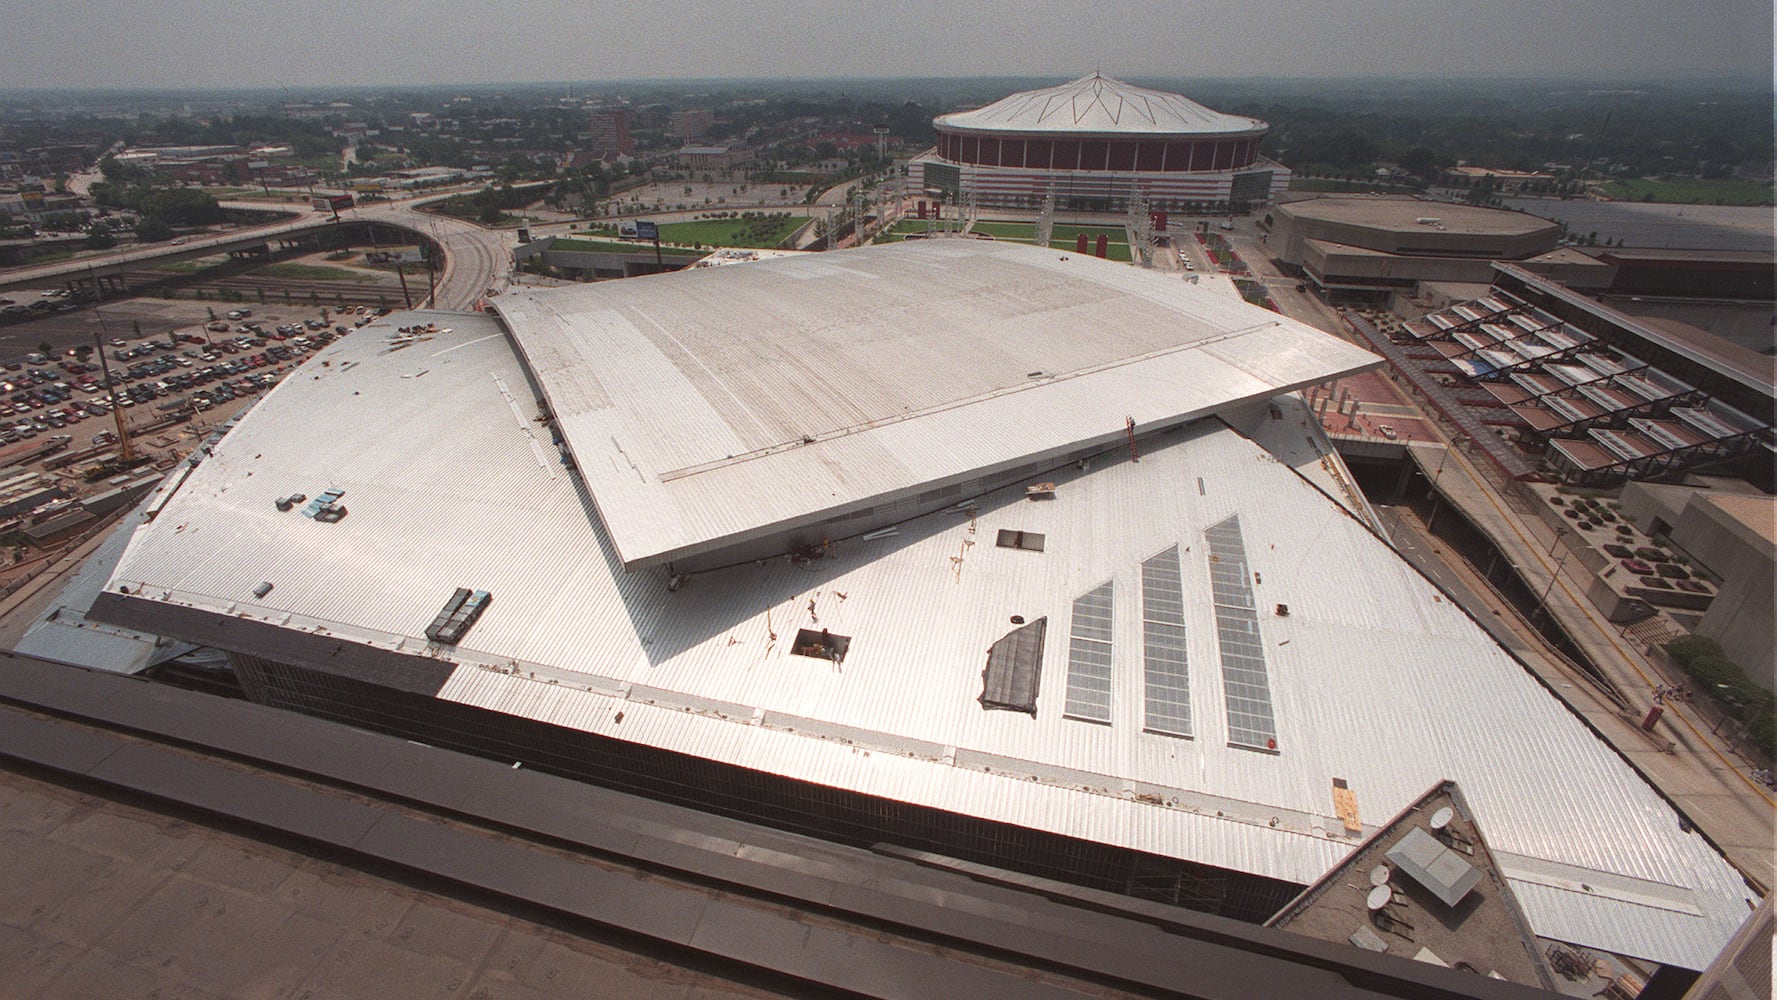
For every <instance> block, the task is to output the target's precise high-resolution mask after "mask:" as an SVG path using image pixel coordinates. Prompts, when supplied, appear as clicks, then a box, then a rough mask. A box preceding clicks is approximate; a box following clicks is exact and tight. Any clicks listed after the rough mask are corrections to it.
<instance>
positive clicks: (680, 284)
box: [497, 241, 1376, 566]
mask: <svg viewBox="0 0 1777 1000" xmlns="http://www.w3.org/2000/svg"><path fill="white" fill-rule="evenodd" d="M953 242H956V244H957V245H954V246H952V245H944V246H939V245H937V244H936V243H935V242H907V243H902V244H895V245H892V246H884V247H869V248H863V249H861V250H857V251H846V252H842V253H837V254H822V255H819V256H806V257H786V258H781V259H776V260H770V261H762V262H760V263H758V264H757V265H752V266H748V267H745V268H707V269H703V270H700V271H696V272H688V273H686V274H682V275H675V276H674V277H673V279H672V280H670V281H643V282H607V283H600V284H596V285H589V286H582V287H577V288H567V289H549V290H546V291H541V292H535V293H515V294H510V295H506V296H502V297H501V299H500V300H499V301H498V303H497V305H498V308H499V310H500V312H501V314H502V315H503V316H504V317H506V319H507V321H508V323H509V325H510V326H511V328H512V330H513V333H514V335H515V337H516V338H517V340H518V343H519V346H520V348H521V350H523V352H524V354H525V357H526V360H527V362H528V363H529V365H530V366H531V369H532V370H533V371H534V372H535V373H536V375H537V378H538V380H539V382H540V383H541V384H542V386H543V389H544V391H545V392H546V393H547V394H548V396H549V401H550V406H551V409H552V411H553V412H554V414H555V415H556V416H557V417H558V418H559V419H560V421H561V426H562V429H563V432H564V433H565V434H566V436H567V440H568V444H569V446H570V447H571V448H572V449H573V452H574V455H575V458H576V460H577V461H578V462H579V464H580V468H581V471H582V473H583V474H584V475H585V476H586V478H587V482H588V484H589V486H590V487H591V490H592V493H593V495H594V496H595V497H597V499H598V509H599V513H600V515H601V516H602V517H603V519H604V521H605V525H606V527H607V529H608V530H609V531H610V533H611V536H612V538H613V541H614V542H615V546H616V548H617V550H618V551H619V552H620V553H621V554H622V557H623V561H624V562H625V563H626V564H628V565H631V566H634V565H637V564H640V563H653V562H659V561H664V560H666V559H670V558H684V557H686V556H690V555H695V554H698V553H702V552H708V551H710V550H712V549H720V548H723V547H725V546H726V545H729V544H733V543H736V542H740V541H744V540H746V539H749V538H753V537H757V536H758V535H760V534H763V533H781V532H782V531H783V530H784V528H785V527H786V526H789V525H797V524H812V523H813V522H816V521H819V520H821V519H822V518H824V517H827V516H829V515H830V514H831V513H835V512H842V511H845V510H847V509H855V508H857V507H859V506H865V505H871V504H879V503H882V502H884V501H886V500H890V499H894V498H903V499H904V498H908V497H911V496H912V495H913V494H916V493H919V492H922V491H924V490H927V489H930V488H931V487H933V486H935V485H944V484H948V483H952V482H955V481H958V480H961V479H966V478H969V477H971V476H975V475H979V474H980V473H981V472H982V470H986V469H990V468H996V467H1004V466H1006V465H1008V464H1011V463H1016V462H1020V461H1025V460H1029V459H1031V458H1032V457H1033V456H1042V455H1045V454H1048V455H1054V456H1056V457H1059V456H1061V455H1064V454H1066V453H1067V452H1069V451H1070V450H1071V449H1074V448H1076V447H1079V446H1080V445H1082V444H1085V443H1088V442H1095V441H1096V442H1100V443H1104V444H1109V443H1112V442H1114V441H1115V440H1116V439H1117V438H1118V437H1119V436H1121V435H1122V434H1123V433H1124V428H1125V423H1126V421H1129V420H1133V421H1134V422H1135V425H1136V426H1137V428H1138V429H1145V428H1150V427H1153V426H1157V425H1161V424H1164V423H1167V422H1176V421H1178V420H1181V419H1184V418H1186V417H1189V416H1193V415H1200V414H1203V413H1207V412H1209V411H1210V410H1212V409H1214V408H1216V407H1218V406H1224V405H1227V404H1229V403H1231V402H1234V401H1236V400H1241V399H1251V398H1265V397H1269V396H1272V395H1275V394H1277V393H1279V392H1282V391H1285V390H1287V389H1290V388H1294V387H1296V386H1301V385H1307V384H1311V383H1314V382H1319V381H1324V380H1326V379H1329V378H1334V377H1337V376H1339V375H1342V374H1349V373H1351V372H1353V371H1357V370H1361V369H1363V368H1367V367H1370V366H1373V365H1374V364H1375V363H1376V359H1375V358H1374V356H1372V355H1370V354H1368V353H1367V352H1364V351H1361V350H1359V349H1357V348H1355V347H1352V346H1351V345H1348V344H1345V343H1343V342H1342V341H1339V340H1337V339H1335V338H1332V337H1329V336H1327V335H1325V334H1323V333H1321V332H1319V331H1317V330H1314V329H1312V328H1310V327H1307V326H1305V325H1303V324H1300V323H1297V322H1295V321H1293V320H1288V319H1285V318H1283V317H1281V316H1278V315H1277V314H1276V313H1271V312H1267V311H1265V310H1262V309H1258V308H1256V307H1253V306H1249V305H1247V304H1246V303H1244V302H1241V301H1238V300H1234V299H1230V298H1228V297H1226V296H1220V295H1216V294H1213V293H1211V292H1208V291H1205V290H1204V289H1201V288H1197V287H1195V286H1192V285H1189V284H1186V283H1183V282H1177V281H1169V280H1167V279H1166V278H1164V277H1162V276H1159V275H1156V274H1151V273H1147V272H1144V271H1141V270H1140V269H1137V268H1130V267H1123V266H1120V265H1113V264H1107V263H1104V262H1101V261H1095V260H1085V259H1082V258H1080V257H1079V256H1078V255H1077V254H1076V255H1069V254H1066V253H1061V252H1057V251H1050V250H1045V249H1039V248H1034V247H1028V246H1020V245H1016V244H1011V243H993V242H985V241H983V242H975V241H968V242H961V241H953ZM815 279H818V280H815ZM1088 331H1089V332H1090V336H1086V335H1083V334H1085V333H1087V332H1088Z"/></svg>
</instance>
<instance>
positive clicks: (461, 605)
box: [426, 587, 494, 646]
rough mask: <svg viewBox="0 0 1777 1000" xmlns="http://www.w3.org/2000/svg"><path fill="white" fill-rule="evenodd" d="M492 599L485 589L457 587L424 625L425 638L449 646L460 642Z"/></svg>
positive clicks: (492, 596)
mask: <svg viewBox="0 0 1777 1000" xmlns="http://www.w3.org/2000/svg"><path fill="white" fill-rule="evenodd" d="M493 599H494V595H492V594H490V593H488V592H487V591H485V590H470V589H469V588H468V587H458V588H457V589H456V592H455V593H453V594H451V595H450V600H448V601H445V602H444V608H443V610H441V611H439V612H438V617H436V618H434V619H432V624H430V625H428V626H426V638H428V639H430V640H432V641H433V642H441V643H444V644H445V645H449V646H454V645H456V644H457V643H459V642H462V641H463V636H465V635H467V634H468V632H469V629H470V627H471V626H473V625H474V624H475V622H476V620H477V619H479V618H480V617H481V613H482V612H483V611H486V610H487V606H488V603H489V602H490V601H492V600H493Z"/></svg>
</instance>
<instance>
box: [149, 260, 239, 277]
mask: <svg viewBox="0 0 1777 1000" xmlns="http://www.w3.org/2000/svg"><path fill="white" fill-rule="evenodd" d="M219 263H221V262H220V261H216V260H211V259H210V258H208V257H205V258H201V259H199V260H170V261H166V262H165V263H161V264H150V265H149V266H148V270H150V271H160V272H161V273H163V274H196V273H197V272H199V271H206V270H209V269H210V268H212V267H215V266H216V265H217V264H219Z"/></svg>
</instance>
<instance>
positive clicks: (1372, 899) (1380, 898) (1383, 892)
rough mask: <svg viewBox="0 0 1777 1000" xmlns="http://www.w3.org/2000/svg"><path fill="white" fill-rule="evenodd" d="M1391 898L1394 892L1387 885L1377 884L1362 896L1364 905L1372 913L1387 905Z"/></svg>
mask: <svg viewBox="0 0 1777 1000" xmlns="http://www.w3.org/2000/svg"><path fill="white" fill-rule="evenodd" d="M1393 898H1394V892H1393V891H1392V890H1391V889H1389V888H1388V886H1385V885H1379V886H1377V887H1375V888H1374V889H1371V890H1370V894H1369V895H1368V896H1365V897H1364V905H1365V906H1367V907H1369V909H1370V912H1371V913H1374V912H1376V911H1377V910H1380V909H1382V908H1383V907H1384V906H1387V905H1388V901H1389V900H1391V899H1393Z"/></svg>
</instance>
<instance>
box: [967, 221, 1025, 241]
mask: <svg viewBox="0 0 1777 1000" xmlns="http://www.w3.org/2000/svg"><path fill="white" fill-rule="evenodd" d="M972 231H973V232H977V233H986V234H987V235H989V236H992V237H994V238H995V239H1001V240H1022V241H1024V242H1025V243H1031V242H1034V241H1035V240H1036V238H1037V227H1036V226H1035V225H1033V224H1031V223H1029V222H977V223H975V228H974V229H973V230H972Z"/></svg>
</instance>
